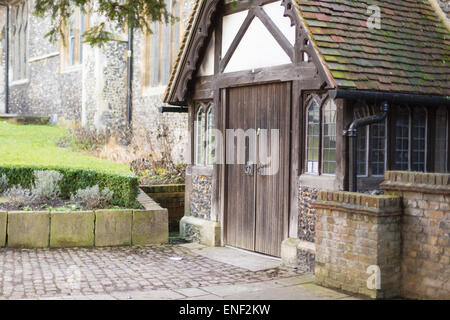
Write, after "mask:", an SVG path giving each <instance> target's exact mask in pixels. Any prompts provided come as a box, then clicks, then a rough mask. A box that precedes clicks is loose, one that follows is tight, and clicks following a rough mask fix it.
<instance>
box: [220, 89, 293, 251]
mask: <svg viewBox="0 0 450 320" xmlns="http://www.w3.org/2000/svg"><path fill="white" fill-rule="evenodd" d="M226 104H227V108H226V129H234V132H237V131H236V130H239V129H242V131H244V132H246V133H248V134H247V135H246V137H245V161H244V163H242V158H241V160H240V162H241V163H238V162H239V159H238V153H239V150H236V149H235V152H234V159H233V160H234V161H232V163H229V162H230V159H229V160H228V162H227V165H226V171H225V179H226V182H225V183H226V187H225V193H226V198H225V199H226V201H225V217H224V219H225V221H224V224H225V231H224V237H225V238H224V240H225V243H226V244H227V245H230V246H235V247H238V248H243V249H247V250H252V251H256V252H260V253H264V254H267V255H271V256H276V257H279V256H280V250H281V242H282V241H283V240H284V239H285V238H287V233H288V210H289V208H288V205H289V201H288V199H289V158H290V157H289V155H290V152H289V135H290V110H291V83H290V82H284V83H273V84H265V85H258V86H248V87H238V88H230V89H227V97H226ZM249 129H250V130H249ZM251 129H253V130H254V131H252V130H251ZM264 130H265V131H264ZM274 130H275V132H274ZM276 130H277V131H276ZM242 131H241V133H242ZM252 132H255V134H256V139H255V140H256V142H255V143H252V142H251V141H250V139H252V138H251V135H252ZM263 132H265V133H266V137H267V139H261V138H260V136H261V133H263ZM276 132H278V138H276V137H277V134H276ZM229 140H230V139H229V137H228V138H227V148H229V143H230V141H229ZM234 141H235V147H236V148H237V145H238V139H237V138H235V139H234ZM276 143H278V146H276V145H275V144H276ZM262 148H266V149H265V152H263V155H264V154H266V155H268V156H270V157H271V159H270V163H269V164H268V161H267V160H268V159H267V158H266V157H264V156H263V158H264V159H262V156H261V152H260V150H262ZM236 151H237V152H236ZM252 151H253V152H254V153H256V157H255V156H253V157H252V155H251V152H252ZM252 160H253V161H252ZM277 162H278V164H277ZM277 167H278V168H277Z"/></svg>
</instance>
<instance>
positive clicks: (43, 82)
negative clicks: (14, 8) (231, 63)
mask: <svg viewBox="0 0 450 320" xmlns="http://www.w3.org/2000/svg"><path fill="white" fill-rule="evenodd" d="M30 1H32V0H30ZM192 3H193V1H186V2H185V3H184V10H183V17H181V19H182V20H183V21H185V22H186V20H187V19H188V16H189V14H190V11H191V8H192ZM32 7H33V3H30V8H32ZM0 10H2V8H0ZM31 11H32V10H31V9H30V15H29V35H28V59H27V60H28V77H27V79H23V80H21V81H16V82H10V113H18V114H43V115H50V116H54V118H64V119H66V120H75V121H78V122H81V123H82V125H83V126H84V127H87V128H90V129H97V130H99V131H106V132H108V133H109V134H110V135H112V136H115V137H117V138H119V139H118V140H119V142H121V143H123V144H128V143H129V142H130V141H131V140H132V139H133V138H136V139H135V140H134V141H135V142H136V143H137V145H138V146H139V147H142V148H145V150H148V151H149V152H150V153H152V154H154V155H155V158H158V157H159V158H167V157H170V158H172V160H173V161H174V162H176V163H185V162H187V159H186V155H185V152H186V145H187V132H188V130H187V125H188V124H187V114H177V113H166V114H161V113H159V111H158V108H159V107H160V106H162V105H163V102H162V94H163V92H164V89H165V86H164V85H161V86H160V87H155V88H144V87H143V86H142V83H143V81H142V75H143V72H144V71H145V70H143V69H142V66H144V61H143V48H144V43H143V38H144V37H143V34H142V32H138V31H137V32H135V36H134V43H133V45H134V52H133V58H134V67H133V96H132V110H131V120H132V123H131V128H130V126H129V125H128V123H127V114H126V112H127V110H126V102H127V72H128V69H127V54H128V52H127V48H128V43H127V41H128V37H127V34H126V33H124V32H121V31H119V32H116V34H117V36H118V38H119V41H112V42H109V43H106V44H105V45H104V47H102V48H97V47H95V48H93V47H90V46H89V45H87V44H84V45H83V62H82V64H80V65H78V66H72V67H69V68H65V67H63V66H62V65H61V61H60V60H61V57H60V48H59V45H58V44H55V43H50V42H49V41H48V40H47V39H46V38H45V34H46V33H47V32H48V30H49V27H50V24H51V22H50V19H49V18H48V17H47V18H45V19H41V18H37V17H35V16H33V15H32V14H31ZM4 20H5V15H4V12H3V11H0V27H2V24H3V25H4ZM90 21H91V23H97V22H99V21H101V17H97V16H91V18H90ZM110 27H111V29H112V30H113V31H116V30H114V28H113V26H110ZM1 30H3V31H2V32H3V33H4V27H3V28H2V29H1ZM0 38H1V37H0ZM3 48H4V41H3V42H2V46H1V48H0V50H1V51H0V56H3V55H4V50H3ZM3 66H4V59H2V61H1V64H0V77H1V79H0V84H1V83H4V81H3V75H4V67H3ZM0 87H1V88H0V100H1V102H0V112H3V110H4V107H3V106H2V104H1V103H2V102H3V99H4V94H3V93H2V91H3V88H4V87H3V86H2V85H0ZM130 132H131V134H130Z"/></svg>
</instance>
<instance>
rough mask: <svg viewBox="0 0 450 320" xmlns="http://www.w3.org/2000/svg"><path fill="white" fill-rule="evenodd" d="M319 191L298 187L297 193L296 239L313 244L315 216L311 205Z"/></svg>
mask: <svg viewBox="0 0 450 320" xmlns="http://www.w3.org/2000/svg"><path fill="white" fill-rule="evenodd" d="M318 192H319V190H318V189H317V188H313V187H306V186H299V192H298V210H299V212H298V216H299V218H298V238H299V239H300V240H304V241H309V242H314V236H315V223H314V221H315V214H316V211H315V209H314V208H313V207H312V203H313V201H314V200H316V199H317V195H318Z"/></svg>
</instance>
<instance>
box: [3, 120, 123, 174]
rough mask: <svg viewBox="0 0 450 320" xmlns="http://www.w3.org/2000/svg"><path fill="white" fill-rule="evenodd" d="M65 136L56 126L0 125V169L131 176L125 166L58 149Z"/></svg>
mask: <svg viewBox="0 0 450 320" xmlns="http://www.w3.org/2000/svg"><path fill="white" fill-rule="evenodd" d="M65 136H67V130H66V129H63V128H60V127H56V126H45V125H44V126H43V125H14V124H9V123H6V122H4V121H3V122H0V166H49V167H58V168H74V169H93V170H98V171H101V172H108V173H116V174H124V175H132V173H131V171H130V169H129V168H128V166H127V165H125V164H121V163H116V162H113V161H109V160H103V159H99V158H96V157H94V156H91V155H88V154H84V153H80V152H75V151H72V150H70V149H66V148H60V147H58V146H57V145H56V142H57V141H58V140H60V139H62V138H63V137H65Z"/></svg>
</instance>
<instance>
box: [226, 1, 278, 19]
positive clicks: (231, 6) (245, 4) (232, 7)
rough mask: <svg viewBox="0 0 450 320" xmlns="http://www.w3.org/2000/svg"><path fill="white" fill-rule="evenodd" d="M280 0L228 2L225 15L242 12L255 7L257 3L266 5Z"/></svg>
mask: <svg viewBox="0 0 450 320" xmlns="http://www.w3.org/2000/svg"><path fill="white" fill-rule="evenodd" d="M276 1H278V0H259V1H256V0H241V1H238V2H237V3H227V4H225V6H224V11H223V15H224V16H226V15H229V14H233V13H237V12H241V11H244V10H247V9H250V8H251V7H255V5H261V6H263V5H266V4H269V3H272V2H276Z"/></svg>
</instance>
